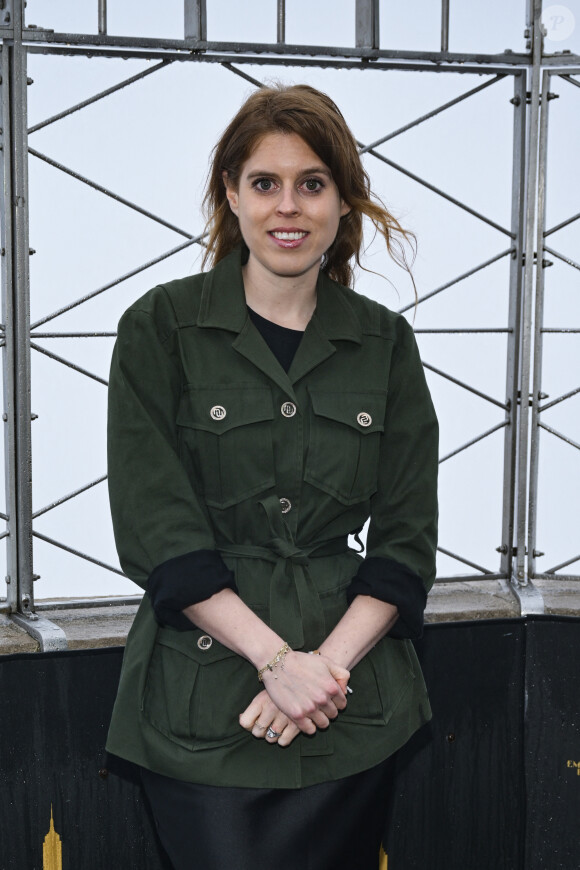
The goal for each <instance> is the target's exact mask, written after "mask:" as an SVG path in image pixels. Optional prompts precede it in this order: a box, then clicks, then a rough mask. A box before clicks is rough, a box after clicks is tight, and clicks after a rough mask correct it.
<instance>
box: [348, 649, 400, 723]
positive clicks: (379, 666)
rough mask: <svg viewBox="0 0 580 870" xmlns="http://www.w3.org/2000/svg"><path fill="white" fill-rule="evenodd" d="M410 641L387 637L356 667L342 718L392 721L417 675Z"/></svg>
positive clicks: (379, 721)
mask: <svg viewBox="0 0 580 870" xmlns="http://www.w3.org/2000/svg"><path fill="white" fill-rule="evenodd" d="M408 643H410V641H404V640H394V639H393V638H389V637H385V638H383V639H382V640H381V641H379V643H378V644H377V645H376V646H375V647H374V648H373V649H372V650H371V651H370V652H369V653H368V654H367V655H366V656H365V657H364V658H363V659H362V660H361V661H360V662H359V664H358V665H356V666H355V667H354V668H353V669H352V671H351V675H350V680H349V686H350V688H351V689H352V694H350V695H348V698H347V706H346V710H345V711H344V713H341V714H340V715H341V719H343V720H344V721H348V722H360V723H362V724H365V725H384V724H386V723H387V722H388V721H389V719H390V718H391V716H392V715H393V713H394V712H395V710H396V708H397V707H398V706H399V704H400V702H401V701H402V699H403V697H404V696H405V695H406V693H407V692H408V690H409V688H410V687H411V685H412V681H413V679H414V672H413V666H412V662H411V657H410V654H409V650H408V647H407V644H408Z"/></svg>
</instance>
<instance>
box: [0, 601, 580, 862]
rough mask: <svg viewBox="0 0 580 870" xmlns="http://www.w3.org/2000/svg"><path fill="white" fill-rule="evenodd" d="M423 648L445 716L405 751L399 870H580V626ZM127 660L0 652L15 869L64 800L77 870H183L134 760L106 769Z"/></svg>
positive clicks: (515, 623)
mask: <svg viewBox="0 0 580 870" xmlns="http://www.w3.org/2000/svg"><path fill="white" fill-rule="evenodd" d="M417 648H418V652H419V655H420V657H421V660H422V663H423V667H424V671H425V676H426V680H427V684H428V686H429V690H430V695H431V702H432V706H433V713H434V719H433V721H432V722H431V723H430V724H429V725H428V726H427V727H425V728H424V729H423V730H422V731H421V732H419V733H418V734H417V735H416V736H415V738H413V740H412V741H411V742H410V743H409V745H408V746H407V747H405V748H404V750H402V752H401V753H400V757H399V772H398V777H397V787H396V795H395V799H394V806H393V812H392V817H391V822H390V824H389V827H388V832H387V839H388V842H387V847H388V854H389V870H443V868H445V870H495V868H497V870H540V868H546V870H547V868H549V870H579V868H580V835H579V833H578V832H579V826H578V822H579V820H580V773H579V772H578V771H579V770H580V704H579V702H578V672H579V664H578V663H579V662H580V620H578V619H565V618H559V617H553V618H552V617H537V618H530V619H527V620H505V621H487V622H475V623H451V624H441V625H430V626H428V627H427V628H426V631H425V637H424V639H423V640H422V641H421V642H420V644H418V645H417ZM121 656H122V650H120V649H107V650H90V651H82V652H68V653H51V654H36V655H34V654H33V655H17V656H5V657H3V658H1V657H0V772H1V781H0V870H42V868H43V859H42V844H43V839H44V837H45V836H46V834H47V833H48V830H49V825H50V812H51V804H52V806H53V814H54V825H55V828H56V831H57V832H58V833H59V835H60V837H61V839H62V855H63V860H62V866H63V870H80V868H82V870H120V868H122V870H167V865H166V863H165V862H164V859H163V857H162V856H161V854H160V852H159V850H158V847H157V842H156V837H155V834H154V830H153V826H152V824H151V822H150V819H149V816H148V814H147V811H146V808H145V806H144V805H143V802H142V800H141V796H140V793H139V789H138V787H137V785H136V784H135V782H134V781H132V779H131V776H132V772H131V770H130V768H129V767H127V768H124V769H122V770H121V771H120V772H121V773H123V776H122V777H121V776H118V775H114V774H113V773H112V772H109V774H108V775H103V773H104V771H103V766H104V765H103V745H104V739H105V734H106V729H107V723H108V719H109V716H110V711H111V707H112V704H113V699H114V694H115V688H116V684H117V681H118V676H119V669H120V665H121ZM575 765H577V766H575ZM232 870H234V868H232ZM257 870H261V868H257ZM337 870H343V868H337ZM352 870H356V868H352Z"/></svg>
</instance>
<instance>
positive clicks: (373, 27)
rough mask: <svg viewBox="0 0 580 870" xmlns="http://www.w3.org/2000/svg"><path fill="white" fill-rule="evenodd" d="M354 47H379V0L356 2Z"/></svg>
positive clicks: (360, 0)
mask: <svg viewBox="0 0 580 870" xmlns="http://www.w3.org/2000/svg"><path fill="white" fill-rule="evenodd" d="M355 14H356V19H355V21H356V24H355V27H356V46H357V48H378V47H379V0H356V13H355Z"/></svg>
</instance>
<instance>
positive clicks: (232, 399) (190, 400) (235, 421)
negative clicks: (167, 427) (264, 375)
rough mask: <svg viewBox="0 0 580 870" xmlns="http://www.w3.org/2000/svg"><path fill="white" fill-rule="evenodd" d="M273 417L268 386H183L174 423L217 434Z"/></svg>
mask: <svg viewBox="0 0 580 870" xmlns="http://www.w3.org/2000/svg"><path fill="white" fill-rule="evenodd" d="M273 419H274V407H273V404H272V393H271V391H270V390H269V388H268V387H249V386H246V385H245V384H238V385H237V386H228V387H223V386H216V387H211V386H210V387H204V388H203V389H197V388H195V389H186V392H184V394H183V396H182V397H181V402H180V405H179V411H178V414H177V424H178V425H179V426H187V427H189V428H190V429H203V430H205V431H206V432H212V433H214V434H215V435H221V434H222V433H223V432H228V431H229V430H230V429H234V428H236V427H237V426H247V425H249V424H250V423H261V422H263V421H265V420H273Z"/></svg>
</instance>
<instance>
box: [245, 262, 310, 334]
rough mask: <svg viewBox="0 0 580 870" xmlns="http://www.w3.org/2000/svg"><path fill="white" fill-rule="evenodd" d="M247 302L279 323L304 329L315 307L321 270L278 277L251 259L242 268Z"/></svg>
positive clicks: (252, 307) (292, 327)
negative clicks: (317, 283)
mask: <svg viewBox="0 0 580 870" xmlns="http://www.w3.org/2000/svg"><path fill="white" fill-rule="evenodd" d="M242 276H243V279H244V290H245V293H246V303H247V305H249V307H250V308H251V309H252V310H253V311H255V312H256V313H257V314H260V315H261V316H262V317H265V318H266V319H267V320H271V321H272V322H273V323H277V324H279V325H280V326H286V327H288V328H289V329H299V330H301V331H304V330H305V329H306V327H307V325H308V322H309V321H310V318H311V317H312V314H313V313H314V309H315V308H316V279H317V278H318V269H316V272H315V273H313V272H312V270H310V271H309V272H308V273H306V274H304V275H296V276H290V277H286V276H276V277H275V278H274V279H273V276H272V274H271V273H269V272H266V270H264V269H261V268H260V265H259V264H254V263H253V261H252V258H251V257H250V260H249V261H248V263H247V264H246V265H245V266H244V267H243V268H242Z"/></svg>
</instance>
